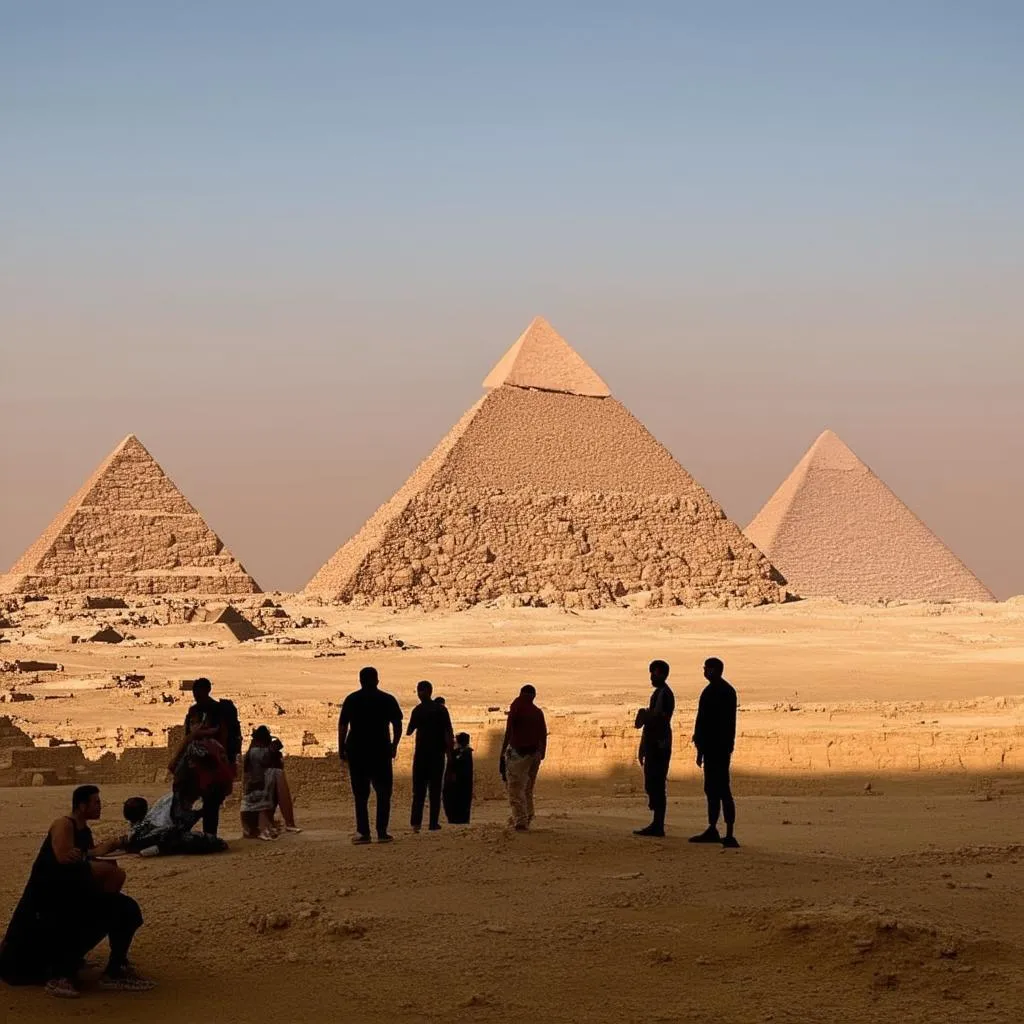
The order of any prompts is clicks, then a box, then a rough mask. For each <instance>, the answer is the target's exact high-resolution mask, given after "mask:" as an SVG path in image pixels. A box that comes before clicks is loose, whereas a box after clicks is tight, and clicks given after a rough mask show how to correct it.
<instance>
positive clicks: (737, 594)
mask: <svg viewBox="0 0 1024 1024" xmlns="http://www.w3.org/2000/svg"><path fill="white" fill-rule="evenodd" d="M484 384H485V386H486V387H489V388H490V389H491V390H490V391H489V393H488V394H487V395H486V396H485V397H484V398H482V399H481V400H480V401H479V402H477V403H476V405H474V406H473V407H472V408H470V409H469V411H468V412H467V413H466V414H465V415H464V416H463V417H462V419H461V420H459V422H458V423H457V424H456V425H455V426H454V427H453V428H452V430H451V431H450V432H449V433H448V435H447V436H446V437H445V438H444V439H443V440H442V441H441V443H440V444H439V445H438V446H437V447H436V448H435V449H434V451H433V452H432V453H431V454H430V456H428V458H427V459H426V460H425V461H424V462H423V463H422V464H421V465H420V466H419V468H418V469H417V470H416V471H415V472H414V473H413V475H412V476H411V477H410V478H409V480H408V481H407V482H406V483H405V485H404V486H403V487H402V488H401V489H400V490H399V491H398V492H397V493H396V494H395V495H394V497H392V498H391V499H390V501H388V502H387V503H386V504H384V505H382V506H381V507H380V508H379V509H378V510H377V512H376V513H374V515H373V516H371V518H370V519H369V520H368V521H367V523H366V524H365V526H364V527H363V528H362V529H361V530H360V531H359V533H358V534H356V536H355V537H353V538H352V539H351V540H350V541H348V543H347V544H345V545H343V546H342V547H341V548H340V549H339V550H338V552H337V553H336V554H335V555H334V556H333V557H332V558H331V559H330V560H329V561H328V562H327V563H326V564H325V565H324V566H323V567H322V568H321V569H320V571H319V572H318V573H317V574H316V576H314V578H313V579H312V580H311V581H310V582H309V584H308V585H307V587H306V590H307V592H308V593H310V594H323V595H327V596H329V597H331V598H333V599H336V600H341V601H345V602H357V603H375V604H384V605H390V606H395V607H407V606H410V605H421V606H425V607H431V608H459V607H466V606H468V605H472V604H476V603H478V602H481V601H489V600H494V599H497V598H502V597H514V598H515V599H517V600H519V601H521V602H523V603H531V604H560V605H564V606H569V607H599V606H602V605H609V604H616V603H630V601H631V600H633V599H635V596H636V595H639V594H644V595H645V597H644V600H645V601H649V602H650V603H651V604H654V605H671V604H685V605H701V604H715V605H725V604H730V605H754V604H762V603H764V602H768V601H778V600H780V599H781V597H782V593H781V591H780V587H779V582H778V576H777V574H775V573H774V571H773V570H772V567H771V566H770V565H769V563H768V561H767V560H766V559H765V558H764V556H763V555H762V554H761V553H760V552H759V551H758V550H757V549H756V548H755V547H754V546H753V545H752V544H751V543H750V542H749V541H747V540H746V539H745V538H744V537H743V535H742V533H741V532H740V530H739V529H738V528H737V527H736V526H735V524H733V523H732V522H730V521H729V520H728V519H727V518H726V516H725V514H724V512H723V511H722V509H721V508H720V507H719V506H718V505H717V504H716V503H715V502H714V501H713V500H712V499H711V497H710V496H709V495H708V494H707V492H706V491H704V490H703V488H701V487H700V486H699V485H698V484H697V483H696V482H695V481H694V480H693V478H692V477H691V476H690V475H689V474H688V473H687V472H686V471H685V470H684V469H683V468H682V467H681V466H680V465H679V464H678V463H677V462H676V461H675V459H674V458H673V457H672V456H671V455H670V454H669V452H668V451H667V450H666V449H665V448H663V447H662V446H661V445H660V444H659V443H658V442H657V441H656V440H655V439H654V438H653V437H652V436H651V435H650V434H649V433H648V432H647V430H646V429H645V428H644V427H643V425H642V424H641V423H640V422H639V421H638V420H637V419H635V418H634V417H633V416H632V415H631V414H630V413H629V411H628V410H627V409H626V408H625V407H624V406H623V405H621V404H620V403H619V402H617V401H616V400H615V399H614V398H612V397H610V395H609V393H608V389H607V386H606V385H605V384H604V382H603V381H602V380H601V378H600V377H598V375H597V374H596V373H594V371H593V370H591V369H590V367H589V366H587V364H586V363H585V362H584V361H583V360H582V359H581V358H580V357H579V356H578V355H577V354H576V353H575V352H574V351H573V350H572V349H571V348H570V347H569V346H568V344H566V342H565V341H564V340H563V339H562V338H560V337H559V336H558V335H557V334H556V333H555V331H554V330H553V329H552V328H551V327H550V325H548V324H547V323H546V322H545V321H543V320H539V319H538V320H535V321H534V322H533V324H531V326H530V328H529V329H528V330H527V331H526V332H525V333H524V334H523V335H522V337H520V339H519V340H518V341H517V342H516V343H515V345H513V346H512V348H511V349H510V350H509V352H508V353H507V354H506V355H505V357H504V358H503V359H502V360H501V361H500V362H499V364H498V366H497V367H496V368H495V369H494V371H492V373H491V374H490V375H489V376H488V377H487V379H486V380H485V382H484Z"/></svg>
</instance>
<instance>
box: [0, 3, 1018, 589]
mask: <svg viewBox="0 0 1024 1024" xmlns="http://www.w3.org/2000/svg"><path fill="white" fill-rule="evenodd" d="M1022 183H1024V4H1021V3H1019V2H1015V0H1007V2H994V0H977V2H974V3H970V4H967V3H953V2H943V0H930V2H911V0H906V2H899V0H886V2H871V0H862V2H859V3H856V4H853V3H849V4H837V3H826V4H823V3H820V2H817V0H815V2H807V3H787V2H774V3H763V2H760V0H758V2H750V3H741V2H727V0H726V2H721V3H716V4H709V3H704V2H701V3H683V2H678V0H677V2H666V3H644V2H639V3H634V4H627V3H625V2H619V3H614V4H612V3H601V2H593V0H591V2H586V3H584V2H578V3H559V2H557V0H554V2H547V3H533V2H516V3H508V4H496V3H480V2H479V0H477V2H467V3H445V2H444V0H438V2H435V3H431V4H427V3H420V2H411V3H386V2H378V3H372V4H371V3H365V4H345V3H337V2H335V3H329V2H323V3H311V2H305V3H304V2H295V0H292V2H289V3H268V2H263V3H260V4H251V3H242V2H236V3H228V2H222V3H217V2H211V3H208V4H198V3H192V4H187V3H186V4H178V5H171V4H139V3H136V2H123V3H109V2H103V0H92V2H89V3H81V2H78V0H67V2H63V3H59V2H50V0H33V2H31V3H24V2H22V0H0V384H2V388H0V396H2V397H0V402H2V423H3V429H2V430H0V567H2V568H4V569H6V568H7V567H8V566H9V565H10V563H11V562H13V561H14V559H15V558H16V557H17V556H18V555H19V554H20V552H21V551H22V550H23V549H24V548H25V547H26V546H27V545H28V544H29V543H30V542H31V541H32V540H33V539H34V538H35V536H36V535H37V534H38V533H39V532H40V531H41V530H42V529H43V527H44V526H45V525H46V523H47V522H48V521H49V520H50V518H51V517H52V516H53V515H54V513H55V512H56V511H57V510H58V509H59V508H60V506H61V505H62V504H63V503H64V501H65V500H66V499H67V497H68V496H69V495H70V494H71V492H72V491H73V490H74V489H75V488H77V487H78V486H79V485H80V484H81V482H82V480H83V479H84V478H85V476H86V475H87V474H88V473H89V472H90V471H91V470H92V468H93V467H94V465H95V464H96V463H97V462H99V460H100V459H101V458H102V457H103V456H104V455H105V454H106V453H107V451H108V450H109V449H110V448H112V447H113V446H114V445H115V444H116V443H117V442H118V441H119V440H120V439H121V437H122V436H123V435H125V434H126V433H128V432H130V431H134V432H135V433H137V434H138V435H139V436H140V437H141V439H142V440H143V442H144V443H145V444H146V445H147V446H148V447H149V448H150V450H151V451H152V452H153V454H154V455H155V456H156V457H157V459H159V460H160V461H161V463H162V464H163V466H164V468H165V469H166V470H167V471H168V472H169V473H170V474H171V476H172V477H173V478H174V479H175V481H176V482H177V483H178V484H179V485H180V486H181V487H182V489H183V490H184V491H185V493H186V494H187V495H188V497H189V498H190V499H191V500H192V501H193V502H194V503H195V504H196V505H197V506H198V507H199V508H200V510H201V511H202V512H203V513H204V514H205V515H206V518H207V520H208V521H209V522H210V524H211V525H212V526H213V528H214V529H215V530H217V531H218V532H219V533H220V535H221V536H222V537H223V538H224V540H225V542H226V543H227V544H228V546H229V547H230V548H231V549H232V550H233V551H234V552H235V554H236V555H238V557H239V558H240V559H241V560H242V561H243V562H244V563H245V565H246V566H247V567H248V568H249V569H250V570H251V571H252V572H253V573H254V574H255V575H256V577H257V579H258V580H259V581H260V582H261V583H262V584H263V585H264V586H265V587H267V588H273V587H281V588H288V589H290V588H295V587H298V586H301V585H302V584H303V583H304V582H305V581H306V580H307V579H308V578H309V577H310V576H311V575H312V574H313V572H314V571H315V570H316V568H317V567H318V566H319V565H320V564H321V563H322V562H323V561H324V560H325V559H327V558H328V556H329V555H330V554H331V553H332V552H333V551H334V550H335V548H337V547H338V546H339V545H340V544H341V543H342V542H343V541H344V540H345V539H346V538H347V537H348V536H349V535H351V533H353V532H354V531H355V530H356V529H357V528H358V526H359V525H360V524H361V522H362V521H363V519H364V518H365V517H366V516H367V515H368V514H369V513H370V512H372V511H373V509H374V508H375V507H376V506H377V505H378V504H379V503H380V502H382V501H383V500H385V499H386V498H387V497H388V496H389V495H390V494H391V492H392V491H393V490H394V489H395V488H396V487H397V486H398V485H399V484H400V483H401V482H402V481H403V480H404V479H405V477H406V476H407V475H408V473H409V471H410V470H411V469H412V468H413V467H414V466H415V464H416V463H417V462H418V461H419V460H420V459H421V458H422V457H423V456H425V455H426V454H427V453H428V452H429V450H430V449H431V447H433V445H434V443H435V441H437V440H438V439H439V438H440V437H441V436H442V434H443V433H444V432H445V431H446V430H447V429H448V427H449V426H450V425H451V424H452V423H453V422H454V421H455V420H456V419H457V417H458V416H459V415H460V414H461V413H462V411H463V410H464V409H465V408H466V407H467V406H469V405H470V404H471V403H472V402H473V401H475V399H476V398H477V397H478V396H479V395H480V393H481V388H480V382H481V381H482V379H483V377H484V375H485V374H486V373H487V371H488V370H489V369H490V368H491V366H492V364H493V363H494V362H496V361H497V359H498V358H499V357H500V356H501V354H502V352H503V351H504V350H505V348H507V346H508V345H509V344H511V343H512V341H514V340H515V338H516V336H517V335H518V334H519V333H520V331H521V330H522V329H523V328H524V327H525V326H526V324H527V323H528V322H529V320H530V318H531V317H532V316H533V315H535V314H536V313H543V314H544V315H545V316H547V317H548V318H549V319H550V320H551V321H552V322H553V323H554V325H555V327H556V328H557V329H559V330H560V331H561V333H562V334H563V335H565V336H566V338H567V339H568V340H569V342H570V343H571V344H573V345H574V346H575V347H576V348H577V349H578V350H579V351H580V353H581V354H582V355H583V356H584V358H586V359H587V360H588V361H589V362H590V363H591V364H592V365H593V366H594V367H595V369H597V371H598V372H599V373H600V374H601V375H602V376H604V378H605V379H606V380H607V381H608V382H609V384H610V386H611V388H612V390H613V392H614V393H615V394H616V395H617V397H619V398H620V399H621V400H623V401H624V402H625V403H626V404H627V405H628V406H629V407H630V409H632V411H633V412H634V413H636V415H637V416H639V417H640V419H642V420H643V421H644V422H645V423H646V424H647V426H648V427H649V428H650V429H651V430H652V431H653V432H654V434H655V435H656V436H657V437H658V438H659V439H660V440H662V441H663V442H664V443H665V444H666V445H667V446H668V447H669V448H670V449H671V451H672V452H673V453H674V454H675V455H676V456H677V458H678V459H679V460H680V461H681V462H682V463H683V465H684V466H686V467H687V468H688V469H689V470H690V471H691V472H692V473H693V474H694V475H695V476H696V477H697V479H698V480H699V481H700V482H701V483H703V484H704V485H705V486H706V487H707V488H708V489H709V490H710V491H711V492H712V494H714V495H715V497H717V498H718V500H719V501H721V502H722V504H723V505H724V506H725V508H726V511H727V512H728V513H729V514H730V515H731V516H732V517H733V518H734V519H736V520H737V521H738V522H739V523H740V524H741V525H745V524H746V522H747V521H748V520H749V519H750V518H751V517H752V516H753V514H754V513H755V512H756V511H757V509H758V508H759V507H760V505H761V504H762V503H763V501H764V500H765V499H766V498H767V497H768V496H769V495H770V494H771V492H772V491H773V490H774V488H775V487H776V486H777V485H778V483H779V482H781V480H782V479H783V478H784V477H785V475H786V474H787V473H788V472H789V470H790V469H791V468H792V466H793V465H794V464H795V463H796V461H797V459H798V458H799V457H800V456H801V454H802V453H803V452H804V450H805V449H806V448H807V447H808V445H809V444H810V443H811V442H812V441H813V440H814V438H815V436H816V435H817V434H818V433H819V431H820V430H821V429H823V428H824V427H826V426H830V427H832V428H833V429H835V430H836V431H837V432H838V433H839V434H840V435H841V436H842V437H843V438H844V439H845V440H846V441H847V442H848V443H849V444H850V445H851V446H852V447H853V448H854V449H855V450H856V451H857V452H858V453H859V454H860V455H861V456H862V457H863V458H864V459H865V461H867V462H868V464H869V465H871V466H872V468H874V469H875V470H876V472H878V473H879V474H880V475H881V476H882V477H883V479H885V480H886V481H887V482H888V483H889V484H890V486H892V487H893V489H894V490H895V491H896V492H897V493H898V494H899V495H900V496H901V497H902V498H903V499H904V500H905V501H906V502H907V503H908V504H909V505H910V506H911V507H912V508H913V509H914V510H915V511H917V512H918V514H919V515H920V516H921V517H922V518H923V519H924V520H925V521H926V522H927V523H928V524H929V525H931V526H932V527H933V528H934V529H935V530H936V531H937V532H938V533H939V534H940V536H942V537H943V538H944V539H945V540H946V541H947V542H948V543H949V544H950V545H951V546H952V547H953V548H954V550H956V551H957V552H958V553H959V554H960V555H961V557H963V558H964V560H965V561H966V562H967V563H968V564H969V565H970V566H971V568H973V569H974V570H975V571H976V572H978V574H979V575H980V576H981V577H982V579H984V580H985V581H986V582H987V583H988V584H989V585H990V586H991V587H992V588H993V589H995V590H996V592H997V593H998V594H999V595H1000V596H1007V595H1009V594H1011V593H1019V592H1021V591H1024V547H1022V543H1021V541H1020V539H1019V537H1020V530H1021V509H1022V508H1024V398H1022V394H1024V354H1022V348H1024V344H1022V343H1024V290H1022V281H1024V187H1022Z"/></svg>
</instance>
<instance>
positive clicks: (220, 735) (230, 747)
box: [185, 677, 242, 836]
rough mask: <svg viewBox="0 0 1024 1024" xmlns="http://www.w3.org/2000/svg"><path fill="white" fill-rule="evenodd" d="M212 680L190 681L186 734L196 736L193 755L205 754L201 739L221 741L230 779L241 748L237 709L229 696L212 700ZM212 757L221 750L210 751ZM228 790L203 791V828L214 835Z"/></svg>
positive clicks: (220, 787)
mask: <svg viewBox="0 0 1024 1024" xmlns="http://www.w3.org/2000/svg"><path fill="white" fill-rule="evenodd" d="M212 690H213V684H212V683H211V682H210V680H209V679H206V678H205V677H204V678H200V679H196V680H195V681H194V682H193V683H192V696H193V697H194V698H195V703H194V704H193V705H192V707H190V708H189V709H188V714H186V715H185V734H186V735H188V736H192V737H194V738H195V740H196V744H195V747H194V749H193V750H192V751H191V752H190V756H191V757H192V758H193V759H194V758H196V757H197V756H201V755H202V754H205V753H206V751H205V750H203V749H202V741H203V739H211V740H213V741H215V742H216V743H218V744H220V747H221V748H222V750H223V755H224V757H226V758H227V762H228V764H229V765H230V766H231V767H232V769H233V771H232V773H231V774H232V779H233V778H234V777H235V775H236V774H237V762H238V756H239V754H240V753H241V752H242V729H241V725H240V724H239V721H238V709H237V708H236V707H235V705H234V704H233V703H232V702H231V701H229V700H215V699H214V698H213V697H212V696H211V691H212ZM210 753H211V754H213V755H214V756H215V757H219V756H220V752H215V751H212V750H211V751H210ZM230 792H231V785H230V783H228V784H227V785H215V786H210V787H208V788H207V789H205V790H204V791H203V831H204V832H205V833H206V834H207V835H211V836H215V835H216V834H217V830H218V828H220V808H221V805H222V804H223V803H224V801H225V799H227V796H228V794H229V793H230Z"/></svg>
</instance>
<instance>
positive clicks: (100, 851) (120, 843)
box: [89, 835, 129, 857]
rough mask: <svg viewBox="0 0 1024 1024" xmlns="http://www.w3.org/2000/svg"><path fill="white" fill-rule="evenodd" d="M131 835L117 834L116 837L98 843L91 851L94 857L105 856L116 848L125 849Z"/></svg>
mask: <svg viewBox="0 0 1024 1024" xmlns="http://www.w3.org/2000/svg"><path fill="white" fill-rule="evenodd" d="M128 841H129V837H128V836H127V835H123V836H117V837H116V838H115V839H105V840H104V841H103V842H102V843H97V844H96V845H95V846H94V847H93V848H92V849H91V850H90V851H89V852H90V853H91V854H92V855H93V856H94V857H105V856H106V855H107V854H108V853H113V852H114V851H115V850H124V849H127V847H128Z"/></svg>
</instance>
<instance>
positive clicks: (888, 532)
mask: <svg viewBox="0 0 1024 1024" xmlns="http://www.w3.org/2000/svg"><path fill="white" fill-rule="evenodd" d="M745 532H746V534H747V536H748V537H749V538H750V539H751V540H752V541H753V542H754V543H755V544H756V545H757V546H758V547H759V548H760V549H761V550H762V551H763V552H764V553H765V554H766V555H767V556H768V558H770V559H771V561H772V564H773V565H775V566H776V567H777V568H778V570H779V571H780V572H781V573H782V575H783V576H784V577H785V578H786V582H787V584H788V586H789V587H790V589H791V590H793V591H794V592H795V593H797V594H800V595H802V596H805V597H837V598H839V599H841V600H844V601H853V602H868V603H873V602H877V601H884V600H931V601H938V600H957V599H967V600H976V601H991V600H994V597H993V595H992V593H991V591H989V589H988V588H987V587H986V586H985V585H984V584H983V583H982V582H981V581H980V580H979V579H978V578H977V577H976V576H975V575H974V574H973V573H972V572H971V571H970V569H968V568H967V567H966V566H965V565H964V564H963V562H961V561H960V559H959V558H957V557H956V555H954V554H953V552H952V551H950V550H949V548H947V547H946V545H945V544H943V542H942V541H941V540H939V538H938V537H936V536H935V534H934V533H932V531H931V530H929V529H928V527H927V526H925V524H924V523H923V522H921V520H920V519H918V518H917V516H915V515H914V513H913V512H911V511H910V509H909V508H907V506H906V505H904V504H903V502H902V501H900V499H899V498H897V497H896V495H895V494H893V492H892V491H890V490H889V488H888V487H887V486H886V485H885V484H884V483H883V482H882V481H881V480H880V479H879V478H878V477H877V476H876V475H875V474H874V473H873V472H872V471H871V470H870V469H869V468H868V467H867V466H866V465H865V464H864V463H863V462H861V461H860V459H859V458H857V456H856V455H855V454H854V453H853V452H852V451H851V450H850V449H849V448H848V447H847V446H846V445H845V444H844V443H843V442H842V441H841V440H840V439H839V438H838V437H837V436H836V435H835V434H834V433H832V431H830V430H826V431H825V432H824V433H823V434H822V435H821V436H820V437H819V438H818V440H817V441H815V443H814V444H813V445H812V447H811V448H810V450H809V451H808V452H807V454H806V455H805V456H804V457H803V458H802V459H801V460H800V462H799V463H798V464H797V466H796V468H795V469H794V470H793V472H792V473H791V474H790V475H789V476H788V477H787V478H786V480H785V481H784V482H783V484H782V486H781V487H779V489H778V490H777V491H776V492H775V494H773V495H772V497H771V498H769V500H768V502H767V503H766V504H765V506H764V508H762V509H761V511H760V512H759V513H758V514H757V516H756V517H755V518H754V520H753V522H751V524H750V525H749V526H748V527H747V529H746V531H745Z"/></svg>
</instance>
